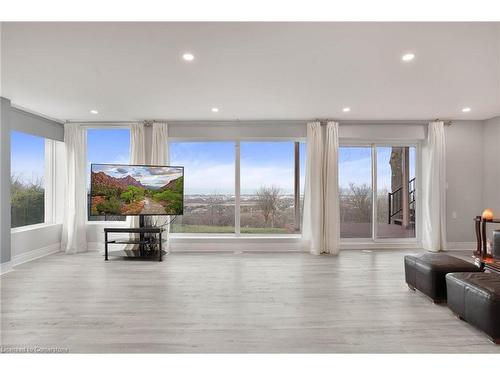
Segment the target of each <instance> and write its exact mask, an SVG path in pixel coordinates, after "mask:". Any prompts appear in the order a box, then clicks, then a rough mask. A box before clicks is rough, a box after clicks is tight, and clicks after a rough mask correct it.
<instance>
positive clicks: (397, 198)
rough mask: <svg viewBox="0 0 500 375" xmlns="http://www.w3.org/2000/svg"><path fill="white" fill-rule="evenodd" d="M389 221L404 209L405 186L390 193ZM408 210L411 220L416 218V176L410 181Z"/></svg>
mask: <svg viewBox="0 0 500 375" xmlns="http://www.w3.org/2000/svg"><path fill="white" fill-rule="evenodd" d="M387 198H388V206H389V207H388V210H387V212H388V223H389V224H391V223H392V222H393V218H394V217H395V216H396V215H398V214H399V213H400V212H401V211H403V187H402V186H401V187H400V188H399V189H396V190H394V191H393V192H392V193H388V197H387ZM408 210H409V213H410V221H411V220H413V221H414V220H415V218H414V217H413V218H412V216H414V215H415V178H412V179H411V180H410V181H408Z"/></svg>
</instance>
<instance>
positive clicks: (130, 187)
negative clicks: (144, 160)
mask: <svg viewBox="0 0 500 375" xmlns="http://www.w3.org/2000/svg"><path fill="white" fill-rule="evenodd" d="M90 170H91V178H90V196H91V208H90V215H91V216H105V215H127V216H128V215H132V216H133V215H182V213H183V207H184V168H183V167H172V166H157V165H155V166H152V165H124V164H92V165H91V167H90Z"/></svg>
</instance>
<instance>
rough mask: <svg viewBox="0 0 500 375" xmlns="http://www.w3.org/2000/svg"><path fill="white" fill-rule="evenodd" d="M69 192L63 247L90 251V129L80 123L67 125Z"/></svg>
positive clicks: (66, 147) (70, 251)
mask: <svg viewBox="0 0 500 375" xmlns="http://www.w3.org/2000/svg"><path fill="white" fill-rule="evenodd" d="M64 146H65V150H66V195H65V202H64V221H63V227H62V238H61V250H62V251H64V252H65V253H66V254H76V253H81V252H85V251H87V232H86V230H87V229H86V223H87V217H86V216H87V215H86V214H87V191H86V187H87V181H86V173H85V171H86V170H87V165H86V164H87V132H86V130H85V129H84V128H83V127H82V126H81V125H78V124H65V125H64Z"/></svg>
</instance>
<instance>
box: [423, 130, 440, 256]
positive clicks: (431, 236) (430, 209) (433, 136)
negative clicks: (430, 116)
mask: <svg viewBox="0 0 500 375" xmlns="http://www.w3.org/2000/svg"><path fill="white" fill-rule="evenodd" d="M422 227H423V228H422V246H423V247H424V248H425V249H426V250H430V251H440V250H445V249H446V143H445V135H444V123H443V122H442V121H436V122H431V123H430V124H429V127H428V131H427V140H426V142H425V144H424V147H423V148H422Z"/></svg>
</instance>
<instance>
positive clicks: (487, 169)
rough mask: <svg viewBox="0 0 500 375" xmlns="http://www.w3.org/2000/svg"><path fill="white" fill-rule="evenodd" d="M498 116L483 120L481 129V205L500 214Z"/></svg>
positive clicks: (499, 127) (499, 126)
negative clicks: (482, 171)
mask: <svg viewBox="0 0 500 375" xmlns="http://www.w3.org/2000/svg"><path fill="white" fill-rule="evenodd" d="M499 148H500V116H498V117H495V118H492V119H490V120H487V121H485V122H484V131H483V165H484V178H483V181H484V185H483V206H484V207H485V208H486V207H489V208H491V209H492V210H493V212H494V213H495V214H496V215H495V216H496V217H499V216H500V152H499V151H498V150H499Z"/></svg>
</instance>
